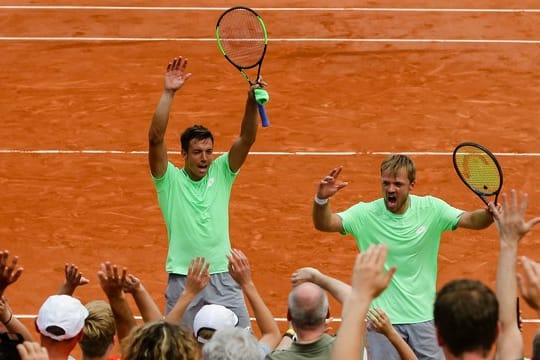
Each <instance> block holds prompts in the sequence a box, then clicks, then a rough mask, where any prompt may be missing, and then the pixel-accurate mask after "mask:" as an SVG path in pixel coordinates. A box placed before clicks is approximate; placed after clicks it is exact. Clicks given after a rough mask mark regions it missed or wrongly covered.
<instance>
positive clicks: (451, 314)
mask: <svg viewBox="0 0 540 360" xmlns="http://www.w3.org/2000/svg"><path fill="white" fill-rule="evenodd" d="M433 315H434V318H435V326H436V327H437V330H438V332H439V334H440V336H441V338H442V339H443V340H444V342H445V344H446V345H447V347H448V350H449V351H450V352H451V353H452V354H453V355H454V356H460V355H461V354H463V353H464V352H466V351H481V352H482V353H483V354H484V356H486V355H487V354H488V353H489V351H490V349H491V347H492V346H493V344H494V343H495V340H496V339H497V325H498V320H499V302H498V301H497V297H496V296H495V293H494V292H493V290H491V289H490V288H489V287H487V286H486V285H484V284H483V283H481V282H480V281H477V280H470V279H459V280H453V281H450V282H448V283H447V284H446V285H444V286H443V287H442V288H441V289H440V290H439V292H438V293H437V297H436V299H435V307H434V313H433Z"/></svg>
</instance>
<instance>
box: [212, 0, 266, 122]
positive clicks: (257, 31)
mask: <svg viewBox="0 0 540 360" xmlns="http://www.w3.org/2000/svg"><path fill="white" fill-rule="evenodd" d="M216 39H217V43H218V47H219V50H220V51H221V53H222V54H223V56H225V59H227V60H228V61H229V62H230V63H231V64H232V65H233V66H234V67H235V68H237V69H238V70H239V71H240V73H241V74H242V75H243V76H244V78H245V79H246V80H247V81H248V82H249V83H250V84H251V85H255V84H257V83H259V81H260V75H261V66H262V62H263V59H264V55H265V54H266V46H267V44H268V34H267V32H266V26H265V25H264V22H263V20H262V18H261V17H260V16H259V15H258V14H257V13H256V12H255V11H254V10H252V9H250V8H247V7H244V6H235V7H232V8H230V9H228V10H226V11H225V12H224V13H223V14H221V16H220V17H219V19H218V22H217V25H216ZM254 68H257V70H256V76H253V77H252V78H251V79H250V77H249V75H248V74H247V72H246V71H247V70H250V69H254ZM254 95H255V100H256V101H257V105H258V107H259V115H260V117H261V122H262V126H264V127H266V126H269V125H270V122H269V121H268V117H267V116H266V110H265V108H264V104H266V103H267V102H268V100H269V95H268V92H267V91H266V90H264V89H263V88H256V89H255V90H254Z"/></svg>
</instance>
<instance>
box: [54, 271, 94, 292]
mask: <svg viewBox="0 0 540 360" xmlns="http://www.w3.org/2000/svg"><path fill="white" fill-rule="evenodd" d="M64 274H65V280H64V282H63V283H62V285H60V288H59V289H58V292H57V294H58V295H69V296H73V293H74V292H75V289H76V288H77V287H78V286H82V285H86V284H88V283H89V282H90V280H88V279H87V278H85V277H84V276H83V274H82V273H81V272H79V268H78V267H77V266H76V265H75V264H65V265H64Z"/></svg>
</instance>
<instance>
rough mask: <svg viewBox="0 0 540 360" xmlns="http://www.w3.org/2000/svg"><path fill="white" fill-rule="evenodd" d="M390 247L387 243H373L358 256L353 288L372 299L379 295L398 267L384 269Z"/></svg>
mask: <svg viewBox="0 0 540 360" xmlns="http://www.w3.org/2000/svg"><path fill="white" fill-rule="evenodd" d="M387 252H388V249H387V247H386V245H372V246H370V247H369V249H368V250H367V251H364V252H362V253H361V254H359V255H358V256H357V257H356V261H355V264H354V268H353V274H352V284H351V285H352V289H353V292H354V291H356V292H357V293H358V294H360V295H361V296H365V297H369V299H370V301H371V300H373V299H374V298H376V297H377V296H379V294H380V293H381V292H383V290H384V289H386V287H387V286H388V284H389V283H390V280H392V276H394V273H395V272H396V267H395V266H392V267H391V268H390V269H389V270H388V271H385V270H384V261H385V260H386V254H387Z"/></svg>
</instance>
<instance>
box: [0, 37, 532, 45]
mask: <svg viewBox="0 0 540 360" xmlns="http://www.w3.org/2000/svg"><path fill="white" fill-rule="evenodd" d="M0 41H79V42H81V41H89V42H99V41H116V42H131V41H140V42H157V41H178V42H215V41H216V39H215V38H155V37H140V38H134V37H69V36H57V37H50V36H49V37H47V36H0ZM268 42H272V43H277V42H284V43H287V42H289V43H293V42H349V43H351V42H357V43H362V42H372V43H456V44H462V43H474V44H540V40H522V39H506V40H505V39H382V38H381V39H362V38H360V39H358V38H357V39H342V38H281V39H280V38H277V39H276V38H270V39H268Z"/></svg>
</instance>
